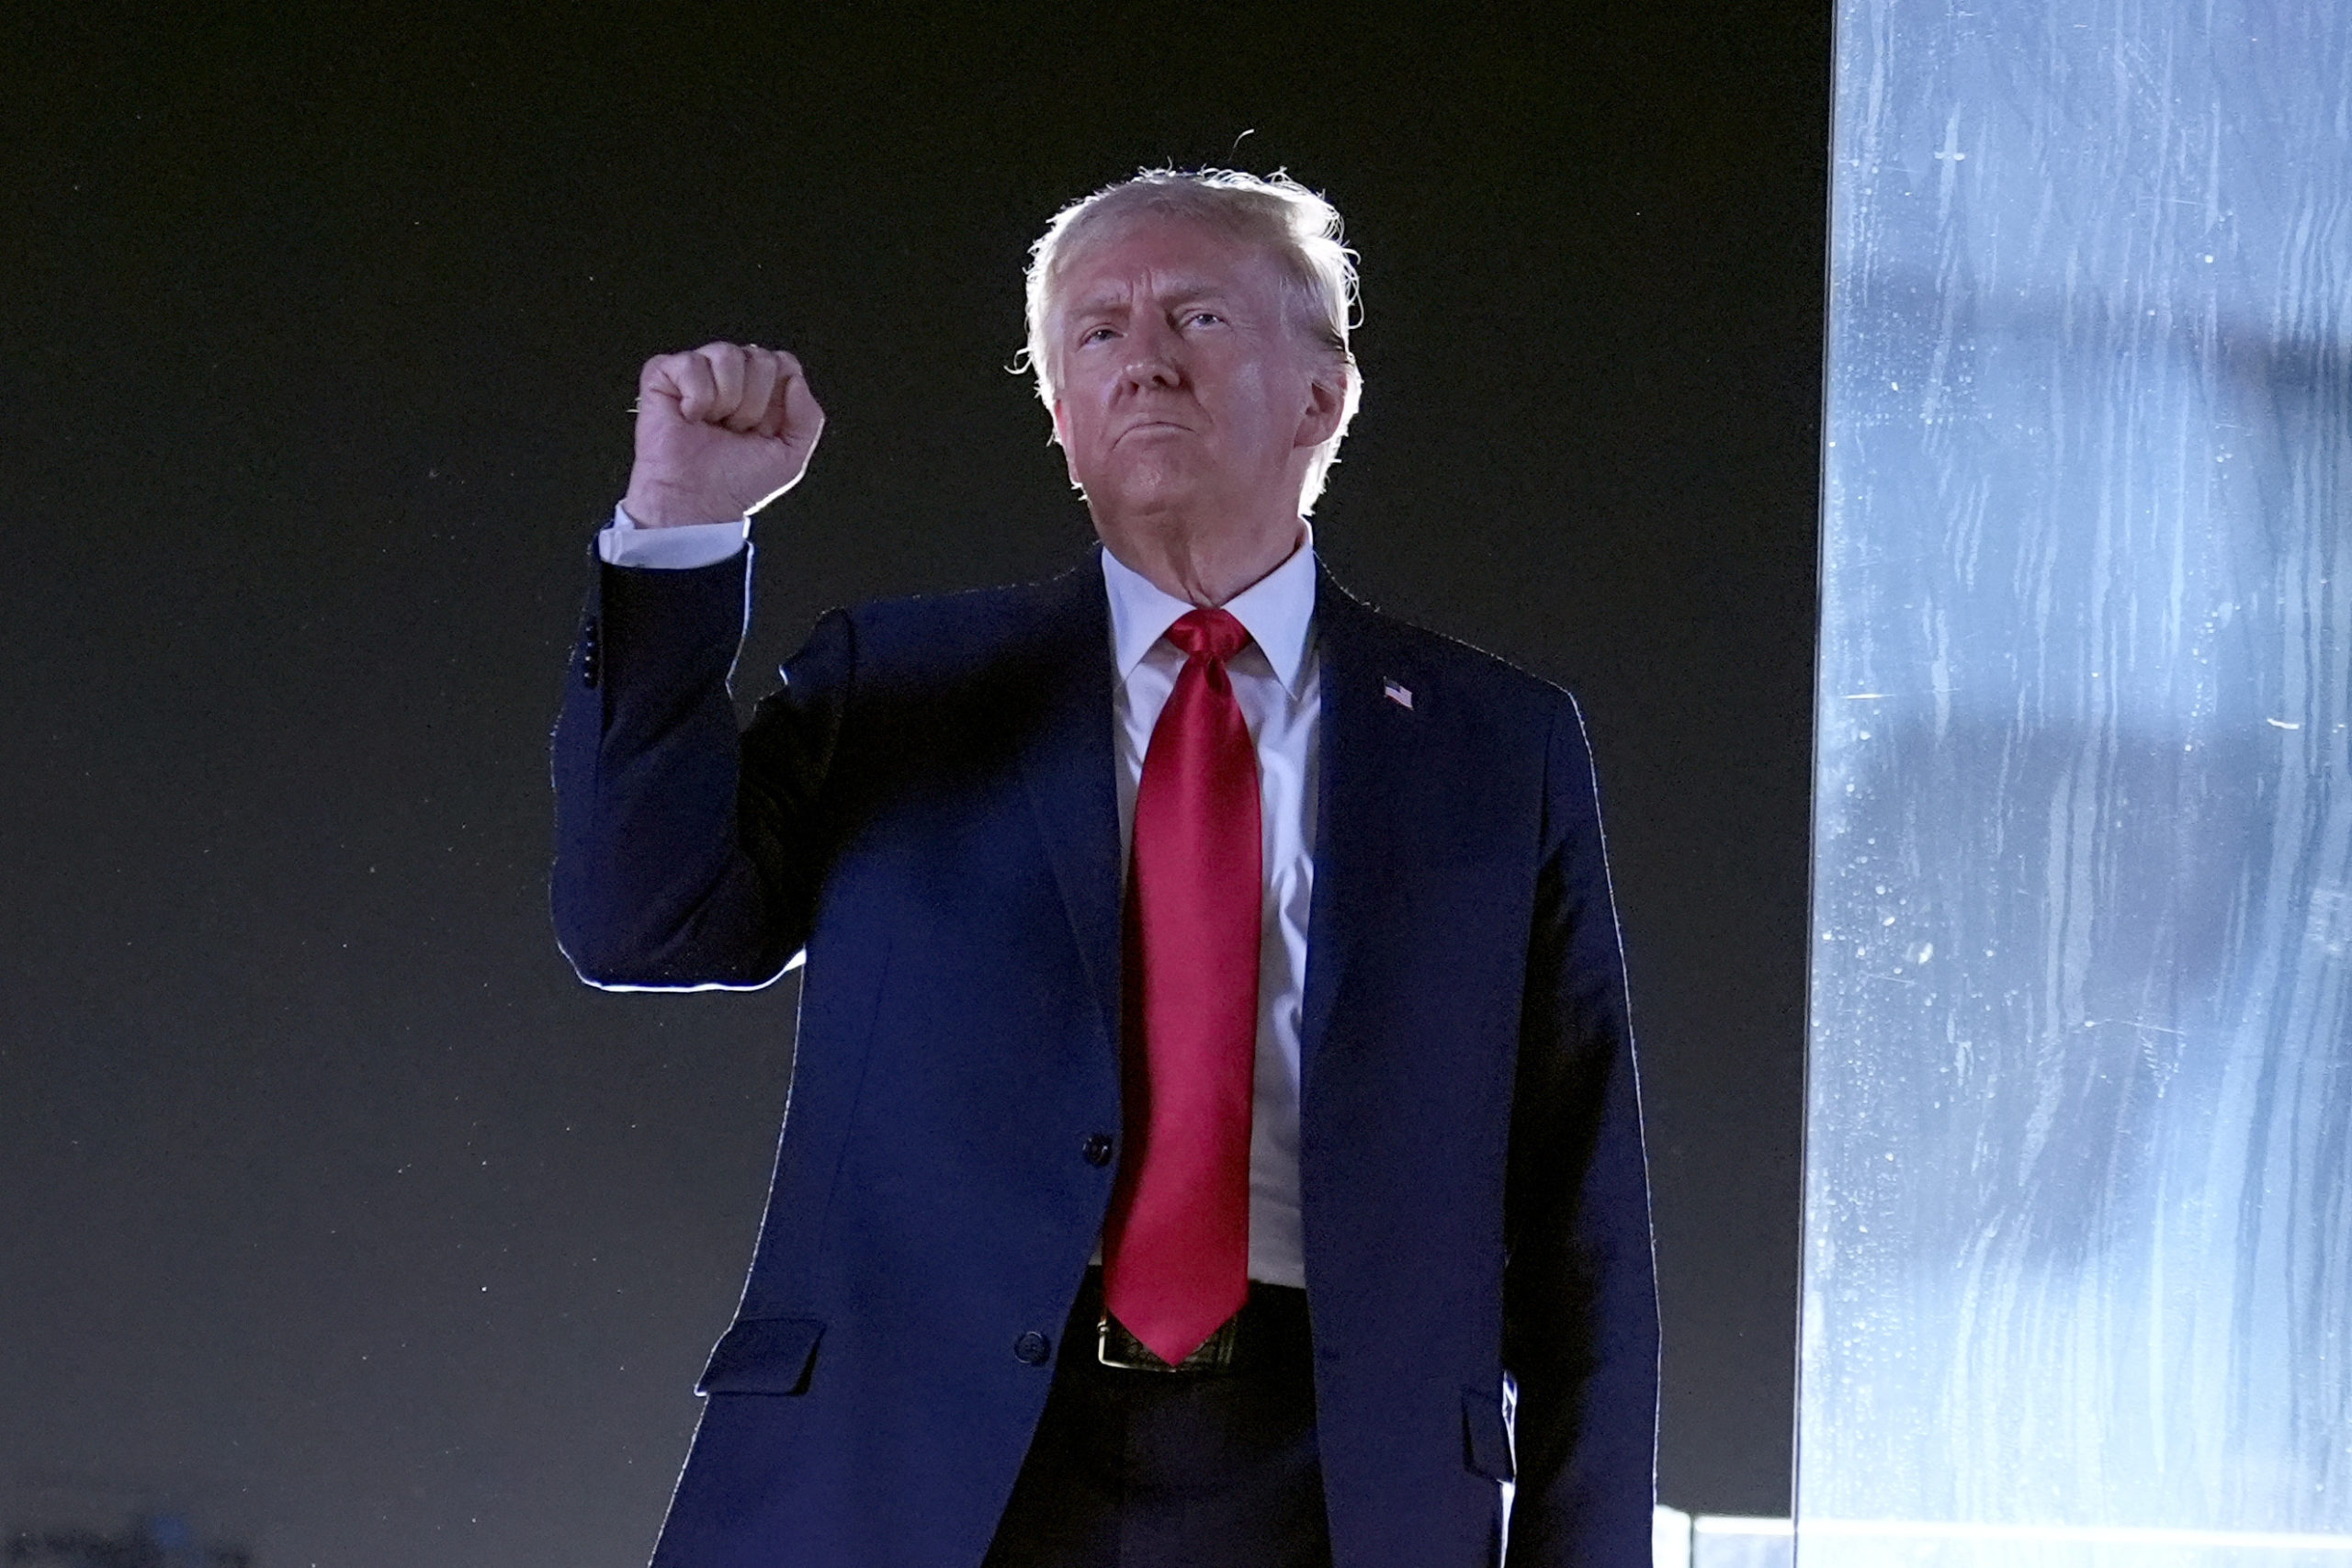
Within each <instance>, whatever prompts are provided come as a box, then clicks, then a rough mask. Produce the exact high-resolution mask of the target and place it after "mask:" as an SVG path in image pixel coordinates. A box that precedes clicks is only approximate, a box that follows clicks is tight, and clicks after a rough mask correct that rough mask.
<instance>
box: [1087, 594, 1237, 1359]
mask: <svg viewBox="0 0 2352 1568" xmlns="http://www.w3.org/2000/svg"><path fill="white" fill-rule="evenodd" d="M1168 640H1169V641H1170V642H1171V643H1174V644H1175V645H1176V647H1177V648H1178V649H1182V652H1183V654H1184V656H1185V658H1184V668H1183V671H1182V673H1180V674H1179V675H1178V676H1177V677H1176V689H1175V690H1174V691H1172V692H1170V694H1169V696H1168V705H1167V706H1166V707H1164V708H1162V709H1161V710H1160V712H1159V723H1158V724H1156V725H1154V726H1153V727H1152V731H1151V744H1150V746H1149V747H1148V749H1147V750H1145V752H1144V761H1143V782H1142V784H1140V785H1139V786H1138V787H1137V789H1136V820H1135V850H1134V863H1133V870H1132V873H1131V874H1130V876H1129V878H1128V882H1127V908H1126V920H1125V989H1126V1049H1125V1104H1126V1114H1125V1122H1126V1132H1127V1146H1126V1154H1125V1158H1124V1159H1123V1160H1122V1161H1121V1162H1120V1171H1119V1176H1120V1179H1119V1187H1118V1190H1117V1191H1116V1192H1115V1193H1114V1195H1113V1197H1112V1202H1111V1217H1110V1224H1108V1226H1107V1227H1106V1235H1105V1236H1104V1246H1103V1304H1104V1305H1105V1306H1106V1307H1108V1308H1109V1309H1110V1311H1111V1314H1112V1315H1113V1316H1114V1317H1116V1318H1117V1319H1118V1320H1119V1321H1120V1323H1122V1324H1124V1325H1125V1326H1126V1328H1127V1331H1128V1332H1129V1333H1131V1334H1133V1335H1134V1336H1135V1337H1136V1338H1137V1339H1140V1340H1142V1341H1143V1342H1144V1343H1145V1344H1146V1345H1148V1346H1149V1347H1150V1348H1151V1350H1152V1352H1153V1354H1155V1355H1157V1356H1159V1358H1160V1359H1163V1360H1166V1361H1168V1362H1170V1363H1171V1364H1172V1363H1176V1362H1180V1361H1182V1360H1183V1359H1184V1358H1185V1357H1187V1356H1189V1355H1191V1354H1192V1353H1193V1351H1194V1350H1195V1349H1197V1348H1199V1347H1200V1345H1201V1343H1202V1341H1204V1340H1205V1339H1206V1338H1207V1337H1209V1336H1210V1335H1212V1334H1214V1333H1216V1330H1217V1327H1218V1325H1221V1324H1223V1323H1224V1322H1225V1320H1226V1319H1227V1318H1228V1317H1231V1316H1232V1315H1233V1314H1235V1313H1237V1312H1238V1311H1239V1310H1240V1309H1241V1305H1242V1303H1243V1302H1244V1301H1246V1300H1247V1299H1248V1297H1249V1294H1250V1277H1249V1276H1250V1097H1251V1085H1252V1081H1253V1077H1254V1075H1255V1070H1256V1063H1257V1045H1258V946H1259V910H1260V905H1261V897H1262V892H1261V889H1262V887H1263V886H1264V879H1263V874H1262V871H1261V856H1262V850H1261V843H1260V839H1259V828H1258V752H1257V748H1256V747H1255V746H1253V745H1252V744H1251V743H1250V727H1249V725H1248V724H1247V723H1246V722H1244V721H1243V719H1242V716H1241V705H1240V704H1238V703H1237V702H1236V701H1234V698H1233V683H1232V682H1231V681H1229V680H1228V679H1227V676H1226V670H1225V661H1226V660H1227V659H1230V658H1231V657H1232V656H1233V655H1234V654H1235V653H1236V652H1238V650H1239V649H1240V648H1241V646H1242V645H1243V644H1244V643H1246V642H1248V641H1249V640H1250V633H1249V631H1248V630H1247V629H1246V628H1244V627H1243V626H1242V625H1241V623H1240V622H1239V621H1237V620H1235V619H1234V618H1233V617H1232V616H1231V615H1227V613H1226V612H1224V611H1223V610H1194V611H1193V612H1191V613H1190V614H1188V615H1184V616H1182V618H1180V619H1179V620H1178V621H1177V622H1176V624H1175V625H1174V626H1170V627H1169V628H1168Z"/></svg>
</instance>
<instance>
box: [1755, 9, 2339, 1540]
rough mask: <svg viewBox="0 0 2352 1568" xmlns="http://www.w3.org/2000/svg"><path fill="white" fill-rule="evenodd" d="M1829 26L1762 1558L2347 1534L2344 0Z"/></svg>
mask: <svg viewBox="0 0 2352 1568" xmlns="http://www.w3.org/2000/svg"><path fill="white" fill-rule="evenodd" d="M1837 70H1838V86H1837V120H1836V125H1835V128H1834V131H1833V138H1832V141H1833V151H1832V161H1831V183H1832V211H1831V219H1830V244H1829V249H1830V316H1829V323H1828V339H1827V349H1828V376H1827V402H1826V419H1825V434H1824V441H1825V447H1824V454H1823V457H1824V466H1823V479H1824V500H1823V532H1822V635H1821V653H1820V682H1821V684H1820V691H1819V700H1818V703H1817V706H1816V725H1817V735H1816V769H1815V865H1814V922H1813V930H1812V933H1811V935H1812V947H1813V985H1812V1019H1811V1031H1812V1045H1811V1066H1810V1070H1809V1081H1808V1089H1807V1127H1806V1192H1805V1213H1806V1219H1805V1225H1806V1235H1805V1249H1806V1250H1805V1287H1804V1325H1803V1341H1802V1347H1801V1352H1800V1365H1801V1370H1802V1386H1801V1392H1800V1401H1799V1424H1798V1487H1797V1497H1798V1514H1799V1517H1798V1546H1799V1560H1800V1562H1802V1563H1803V1564H1804V1568H1842V1565H1843V1564H1846V1563H1855V1564H1862V1563H1867V1564H1869V1565H1870V1568H1885V1565H1887V1564H1893V1563H1901V1564H1913V1563H1917V1564H1933V1565H1936V1568H1942V1565H1944V1564H1961V1563H1967V1564H1975V1563H1995V1562H1998V1563H2003V1564H2008V1563H2012V1562H2031V1563H2033V1564H2036V1565H2040V1564H2044V1563H2047V1564H2053V1565H2057V1564H2075V1563H2080V1564H2090V1563H2101V1564H2105V1563H2109V1562H2115V1563H2122V1562H2134V1561H2142V1560H2144V1561H2148V1562H2156V1561H2158V1559H2155V1558H2153V1557H2151V1558H2145V1559H2134V1558H2133V1557H2132V1556H2131V1553H2133V1552H2135V1551H2137V1552H2143V1553H2144V1552H2154V1551H2158V1550H2161V1551H2163V1553H2164V1555H2163V1556H2162V1558H2161V1562H2162V1563H2164V1564H2165V1565H2166V1568H2173V1565H2184V1568H2185V1565H2189V1564H2195V1565H2199V1568H2204V1565H2207V1564H2211V1565H2212V1568H2219V1565H2220V1564H2222V1563H2225V1562H2240V1561H2245V1554H2246V1553H2247V1552H2250V1551H2260V1552H2262V1553H2265V1554H2266V1555H2264V1556H2263V1557H2262V1558H2261V1559H2260V1560H2261V1561H2262V1562H2276V1561H2280V1560H2281V1559H2282V1558H2287V1559H2294V1558H2302V1557H2308V1558H2311V1559H2312V1560H2313V1561H2321V1560H2326V1561H2340V1560H2341V1559H2342V1556H2343V1554H2344V1552H2345V1551H2346V1546H2345V1544H2344V1542H2345V1540H2346V1538H2347V1537H2352V1349H2347V1348H2352V6H2341V5H2333V4H2330V5H2290V4H2285V3H2283V0H2198V3H2197V4H2193V5H2183V4H2180V3H2179V0H1971V3H1970V4H1969V5H1967V6H1959V5H1939V4H1921V3H1918V0H1841V4H1840V12H1839V27H1838V60H1837ZM1880 1520H1897V1521H1905V1522H1904V1523H1902V1524H1899V1525H1890V1524H1882V1523H1876V1522H1873V1521H1880ZM2029 1541H2030V1542H2031V1543H2032V1546H2031V1548H2030V1554H2027V1555H2020V1554H2021V1553H2027V1552H2028V1548H2027V1546H2026V1544H2025V1543H2027V1542H2029Z"/></svg>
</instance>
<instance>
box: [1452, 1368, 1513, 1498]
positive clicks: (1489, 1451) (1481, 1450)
mask: <svg viewBox="0 0 2352 1568" xmlns="http://www.w3.org/2000/svg"><path fill="white" fill-rule="evenodd" d="M1462 1438H1463V1445H1462V1447H1463V1453H1462V1457H1463V1462H1464V1463H1465V1464H1467V1465H1468V1466H1469V1467H1470V1468H1471V1469H1472V1470H1475V1471H1476V1472H1478V1473H1479V1474H1481V1475H1483V1476H1485V1477H1486V1478H1487V1480H1489V1481H1509V1480H1510V1478H1511V1459H1510V1427H1508V1426H1506V1425H1505V1424H1504V1422H1503V1402H1502V1399H1501V1396H1500V1395H1498V1394H1496V1393H1488V1392H1487V1391H1486V1390H1484V1389H1476V1388H1465V1389H1464V1390H1463V1391H1462Z"/></svg>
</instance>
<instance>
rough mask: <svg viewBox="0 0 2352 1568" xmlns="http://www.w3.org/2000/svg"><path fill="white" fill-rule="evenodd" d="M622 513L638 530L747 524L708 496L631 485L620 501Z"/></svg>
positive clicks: (659, 487)
mask: <svg viewBox="0 0 2352 1568" xmlns="http://www.w3.org/2000/svg"><path fill="white" fill-rule="evenodd" d="M621 510H622V511H623V512H624V513H628V520H629V523H630V525H631V526H633V527H638V528H694V527H700V526H702V525H705V524H710V523H741V522H743V521H745V515H744V513H742V512H741V510H736V511H732V512H730V511H729V510H728V509H727V508H726V506H725V504H724V503H723V502H715V501H712V500H711V499H710V498H709V497H707V496H702V495H695V494H692V493H689V492H686V491H676V490H672V489H670V488H668V487H666V486H662V485H636V484H632V485H631V486H629V488H628V495H626V496H624V497H623V498H622V500H621Z"/></svg>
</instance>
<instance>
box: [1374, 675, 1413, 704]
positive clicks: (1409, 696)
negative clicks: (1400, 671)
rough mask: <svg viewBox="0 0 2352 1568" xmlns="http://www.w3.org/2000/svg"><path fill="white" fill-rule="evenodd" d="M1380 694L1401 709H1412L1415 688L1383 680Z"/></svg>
mask: <svg viewBox="0 0 2352 1568" xmlns="http://www.w3.org/2000/svg"><path fill="white" fill-rule="evenodd" d="M1380 694H1381V695H1382V696H1384V697H1386V698H1387V699H1388V700H1389V701H1390V702H1392V703H1395V704H1396V705H1397V706H1398V707H1400V708H1410V707H1411V706H1412V705H1413V688H1412V687H1410V686H1408V685H1405V684H1404V683H1403V682H1397V681H1389V680H1383V681H1382V682H1380Z"/></svg>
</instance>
